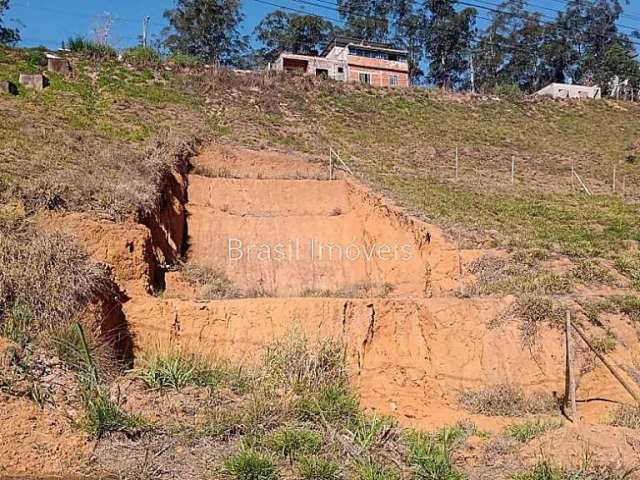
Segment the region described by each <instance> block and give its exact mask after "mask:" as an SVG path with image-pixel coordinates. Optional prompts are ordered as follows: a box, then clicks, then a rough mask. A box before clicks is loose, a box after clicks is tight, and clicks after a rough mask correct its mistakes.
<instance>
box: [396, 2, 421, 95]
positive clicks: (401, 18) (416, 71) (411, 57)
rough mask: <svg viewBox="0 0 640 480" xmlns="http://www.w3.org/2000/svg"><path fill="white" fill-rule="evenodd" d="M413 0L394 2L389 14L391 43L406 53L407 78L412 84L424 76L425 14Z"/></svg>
mask: <svg viewBox="0 0 640 480" xmlns="http://www.w3.org/2000/svg"><path fill="white" fill-rule="evenodd" d="M415 3H416V2H414V1H413V0H395V1H394V4H393V8H392V12H391V17H392V25H393V31H394V37H393V43H394V45H396V46H398V47H402V48H405V49H406V50H407V52H408V61H409V77H411V81H412V82H413V83H417V82H419V81H420V80H421V79H422V77H423V76H424V71H423V70H422V63H423V59H424V38H425V29H426V25H427V14H426V10H425V8H424V7H423V6H420V5H417V6H416V5H415Z"/></svg>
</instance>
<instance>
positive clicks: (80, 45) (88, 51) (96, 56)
mask: <svg viewBox="0 0 640 480" xmlns="http://www.w3.org/2000/svg"><path fill="white" fill-rule="evenodd" d="M64 46H65V47H66V48H68V49H69V50H71V51H72V52H75V53H81V54H83V55H85V56H87V57H89V58H91V59H93V60H109V59H115V58H117V57H118V53H117V52H116V50H115V48H113V47H112V46H111V45H107V44H103V43H98V42H95V41H93V40H89V39H87V38H85V37H81V36H79V35H78V36H76V37H71V38H70V39H69V40H67V42H66V44H65V45H64Z"/></svg>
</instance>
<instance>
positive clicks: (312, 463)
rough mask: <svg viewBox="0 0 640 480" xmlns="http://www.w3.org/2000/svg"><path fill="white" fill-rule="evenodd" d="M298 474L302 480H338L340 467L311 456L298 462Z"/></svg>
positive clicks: (329, 461)
mask: <svg viewBox="0 0 640 480" xmlns="http://www.w3.org/2000/svg"><path fill="white" fill-rule="evenodd" d="M298 473H299V474H300V477H301V478H302V480H338V479H339V478H340V467H339V466H338V464H336V463H335V462H333V461H331V460H326V459H324V458H321V457H318V456H310V457H304V458H302V459H301V460H300V462H298Z"/></svg>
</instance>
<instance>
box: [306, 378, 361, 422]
mask: <svg viewBox="0 0 640 480" xmlns="http://www.w3.org/2000/svg"><path fill="white" fill-rule="evenodd" d="M296 410H297V415H298V417H299V418H300V420H302V421H309V422H317V423H320V424H324V425H332V424H338V425H348V424H350V423H352V422H354V421H355V420H356V419H357V418H358V414H359V412H360V409H359V407H358V402H357V400H356V399H355V397H354V396H353V394H352V393H351V391H349V389H347V388H341V387H336V386H332V385H330V386H327V387H324V388H322V389H320V390H319V391H317V392H313V393H306V394H305V395H304V396H302V397H301V398H300V399H299V400H298V402H297V404H296Z"/></svg>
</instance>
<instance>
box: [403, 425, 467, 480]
mask: <svg viewBox="0 0 640 480" xmlns="http://www.w3.org/2000/svg"><path fill="white" fill-rule="evenodd" d="M464 435H465V432H464V430H462V429H459V428H451V427H445V428H443V429H442V430H440V432H438V433H437V434H436V435H428V434H424V433H412V434H410V435H409V437H408V439H407V443H408V445H409V453H408V461H409V465H410V466H411V469H412V472H413V477H412V478H414V479H416V480H462V479H464V475H463V474H462V473H461V472H460V471H458V470H457V469H456V468H455V466H454V465H453V453H454V451H455V448H456V445H457V443H458V442H459V440H460V439H461V438H463V437H464Z"/></svg>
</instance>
